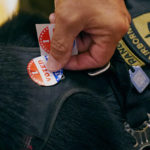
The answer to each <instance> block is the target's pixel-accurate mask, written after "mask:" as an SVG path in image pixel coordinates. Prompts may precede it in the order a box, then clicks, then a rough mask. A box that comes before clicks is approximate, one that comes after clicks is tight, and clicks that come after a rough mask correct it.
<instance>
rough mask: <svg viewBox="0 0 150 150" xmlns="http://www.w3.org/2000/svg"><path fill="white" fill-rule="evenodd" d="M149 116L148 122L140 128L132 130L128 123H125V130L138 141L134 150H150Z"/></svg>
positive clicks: (149, 115)
mask: <svg viewBox="0 0 150 150" xmlns="http://www.w3.org/2000/svg"><path fill="white" fill-rule="evenodd" d="M147 115H148V120H147V121H145V122H144V123H143V124H142V125H141V126H140V127H139V128H136V129H132V128H131V127H130V125H129V124H128V123H127V122H125V123H124V125H125V130H126V131H127V132H128V133H130V134H131V135H132V136H133V137H134V139H135V141H136V143H135V145H134V148H136V149H138V150H150V114H147Z"/></svg>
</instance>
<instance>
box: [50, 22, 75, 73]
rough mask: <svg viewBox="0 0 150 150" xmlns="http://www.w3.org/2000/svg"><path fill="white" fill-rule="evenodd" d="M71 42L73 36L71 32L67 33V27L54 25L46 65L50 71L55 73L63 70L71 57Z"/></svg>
mask: <svg viewBox="0 0 150 150" xmlns="http://www.w3.org/2000/svg"><path fill="white" fill-rule="evenodd" d="M62 29H63V30H62ZM73 41H74V36H73V35H72V33H71V32H68V31H67V27H66V26H65V25H64V26H63V25H62V24H59V23H58V24H56V26H55V32H54V34H53V39H52V42H51V51H50V54H49V59H48V63H47V67H48V69H49V70H50V71H53V72H54V71H57V70H59V69H61V68H63V66H64V65H65V64H66V63H67V62H68V60H69V58H70V56H71V50H72V46H73Z"/></svg>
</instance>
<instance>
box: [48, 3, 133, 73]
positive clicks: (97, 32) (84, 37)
mask: <svg viewBox="0 0 150 150" xmlns="http://www.w3.org/2000/svg"><path fill="white" fill-rule="evenodd" d="M130 20H131V19H130V15H129V13H128V11H127V9H126V6H125V3H124V0H115V1H114V0H80V1H76V0H57V1H55V14H51V15H50V21H51V23H55V32H54V34H53V39H52V43H51V51H50V54H49V60H48V63H47V67H48V69H49V70H50V71H57V70H59V69H61V68H65V69H69V70H84V69H94V68H99V67H103V66H104V65H105V64H107V63H108V62H109V60H110V59H111V57H112V55H113V54H114V51H115V49H116V46H117V43H118V41H119V40H120V39H121V38H122V37H123V35H124V34H125V33H126V32H127V31H128V28H129V24H130ZM76 38H77V46H78V50H79V54H78V55H76V56H71V53H72V47H73V41H74V40H75V39H76Z"/></svg>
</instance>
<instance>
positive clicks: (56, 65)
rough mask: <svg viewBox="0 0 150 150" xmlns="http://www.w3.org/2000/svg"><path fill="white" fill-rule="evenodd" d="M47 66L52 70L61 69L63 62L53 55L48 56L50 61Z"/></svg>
mask: <svg viewBox="0 0 150 150" xmlns="http://www.w3.org/2000/svg"><path fill="white" fill-rule="evenodd" d="M46 66H47V69H48V70H49V71H51V72H56V71H58V70H60V69H61V64H60V63H59V62H58V61H56V60H55V59H54V58H53V56H51V55H49V56H48V62H47V64H46Z"/></svg>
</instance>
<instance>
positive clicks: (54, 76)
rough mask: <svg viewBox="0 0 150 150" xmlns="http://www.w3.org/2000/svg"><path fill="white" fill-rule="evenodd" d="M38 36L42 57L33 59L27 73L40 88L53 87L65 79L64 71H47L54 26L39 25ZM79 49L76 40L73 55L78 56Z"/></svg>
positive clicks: (37, 26) (37, 28)
mask: <svg viewBox="0 0 150 150" xmlns="http://www.w3.org/2000/svg"><path fill="white" fill-rule="evenodd" d="M36 30H37V36H38V41H39V46H40V52H41V56H40V57H37V58H34V59H32V60H31V61H30V62H29V64H28V66H27V71H28V74H29V76H30V78H31V79H32V80H33V81H34V82H35V83H37V84H38V85H40V86H53V85H55V84H57V83H58V82H60V81H61V80H62V77H63V69H61V70H59V71H57V72H50V71H48V69H47V66H46V63H47V61H48V54H49V52H50V49H51V41H52V37H53V33H54V30H55V25H54V24H37V25H36ZM77 54H78V49H77V45H76V40H75V41H74V43H73V49H72V55H77Z"/></svg>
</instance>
